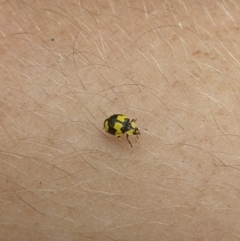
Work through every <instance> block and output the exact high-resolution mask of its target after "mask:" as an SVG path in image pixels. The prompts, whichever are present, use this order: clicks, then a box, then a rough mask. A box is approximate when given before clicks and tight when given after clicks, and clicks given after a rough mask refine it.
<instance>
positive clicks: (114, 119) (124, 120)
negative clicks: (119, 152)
mask: <svg viewBox="0 0 240 241" xmlns="http://www.w3.org/2000/svg"><path fill="white" fill-rule="evenodd" d="M136 120H137V119H132V120H131V121H130V119H129V118H128V117H127V116H125V115H122V114H115V115H111V116H110V117H108V118H107V119H106V120H105V121H104V123H103V126H104V127H103V128H104V129H105V130H106V132H108V133H109V134H111V135H115V136H117V137H120V136H121V135H123V134H124V133H126V135H127V141H128V143H129V144H130V146H131V147H132V143H131V142H130V141H129V140H128V136H130V135H136V136H138V135H140V131H139V129H138V128H137V126H136Z"/></svg>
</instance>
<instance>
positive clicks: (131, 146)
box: [127, 134, 132, 147]
mask: <svg viewBox="0 0 240 241" xmlns="http://www.w3.org/2000/svg"><path fill="white" fill-rule="evenodd" d="M127 141H128V143H129V144H130V146H131V147H132V143H131V142H130V141H129V140H128V134H127Z"/></svg>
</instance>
